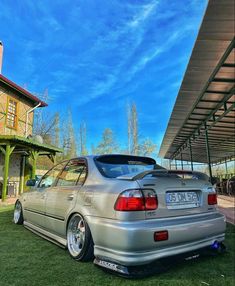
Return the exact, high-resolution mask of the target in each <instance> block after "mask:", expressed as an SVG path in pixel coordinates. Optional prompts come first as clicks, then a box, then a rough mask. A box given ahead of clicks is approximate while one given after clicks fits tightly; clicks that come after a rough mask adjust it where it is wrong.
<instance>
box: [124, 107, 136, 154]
mask: <svg viewBox="0 0 235 286" xmlns="http://www.w3.org/2000/svg"><path fill="white" fill-rule="evenodd" d="M127 117H128V119H127V120H128V152H129V154H134V155H137V154H138V149H139V143H138V140H139V131H138V113H137V108H136V104H135V103H132V104H131V106H128V111H127Z"/></svg>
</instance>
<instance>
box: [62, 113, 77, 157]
mask: <svg viewBox="0 0 235 286" xmlns="http://www.w3.org/2000/svg"><path fill="white" fill-rule="evenodd" d="M62 129H63V131H62V142H63V143H62V144H63V146H62V148H63V150H64V159H70V158H73V157H76V156H77V144H76V137H75V132H74V127H73V119H72V112H71V110H68V115H67V120H64V123H63V126H62Z"/></svg>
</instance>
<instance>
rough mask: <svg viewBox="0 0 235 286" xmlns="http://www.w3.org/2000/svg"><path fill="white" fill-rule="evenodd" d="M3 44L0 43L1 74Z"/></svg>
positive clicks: (0, 67) (0, 69) (0, 70)
mask: <svg viewBox="0 0 235 286" xmlns="http://www.w3.org/2000/svg"><path fill="white" fill-rule="evenodd" d="M2 58H3V44H2V42H1V41H0V74H1V73H2Z"/></svg>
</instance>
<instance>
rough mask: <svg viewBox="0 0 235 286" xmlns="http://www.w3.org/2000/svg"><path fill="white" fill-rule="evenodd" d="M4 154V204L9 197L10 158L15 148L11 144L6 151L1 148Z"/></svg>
mask: <svg viewBox="0 0 235 286" xmlns="http://www.w3.org/2000/svg"><path fill="white" fill-rule="evenodd" d="M0 149H1V151H2V153H3V154H4V157H5V161H4V172H3V187H2V201H3V202H4V201H5V199H6V196H7V183H8V175H9V163H10V156H11V153H12V152H13V150H14V149H15V146H11V145H10V144H7V145H6V149H4V148H3V147H2V146H0Z"/></svg>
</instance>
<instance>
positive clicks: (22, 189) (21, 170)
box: [19, 156, 26, 195]
mask: <svg viewBox="0 0 235 286" xmlns="http://www.w3.org/2000/svg"><path fill="white" fill-rule="evenodd" d="M25 162H26V158H25V156H22V159H21V164H20V186H19V195H20V194H22V193H23V191H24V175H25Z"/></svg>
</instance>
